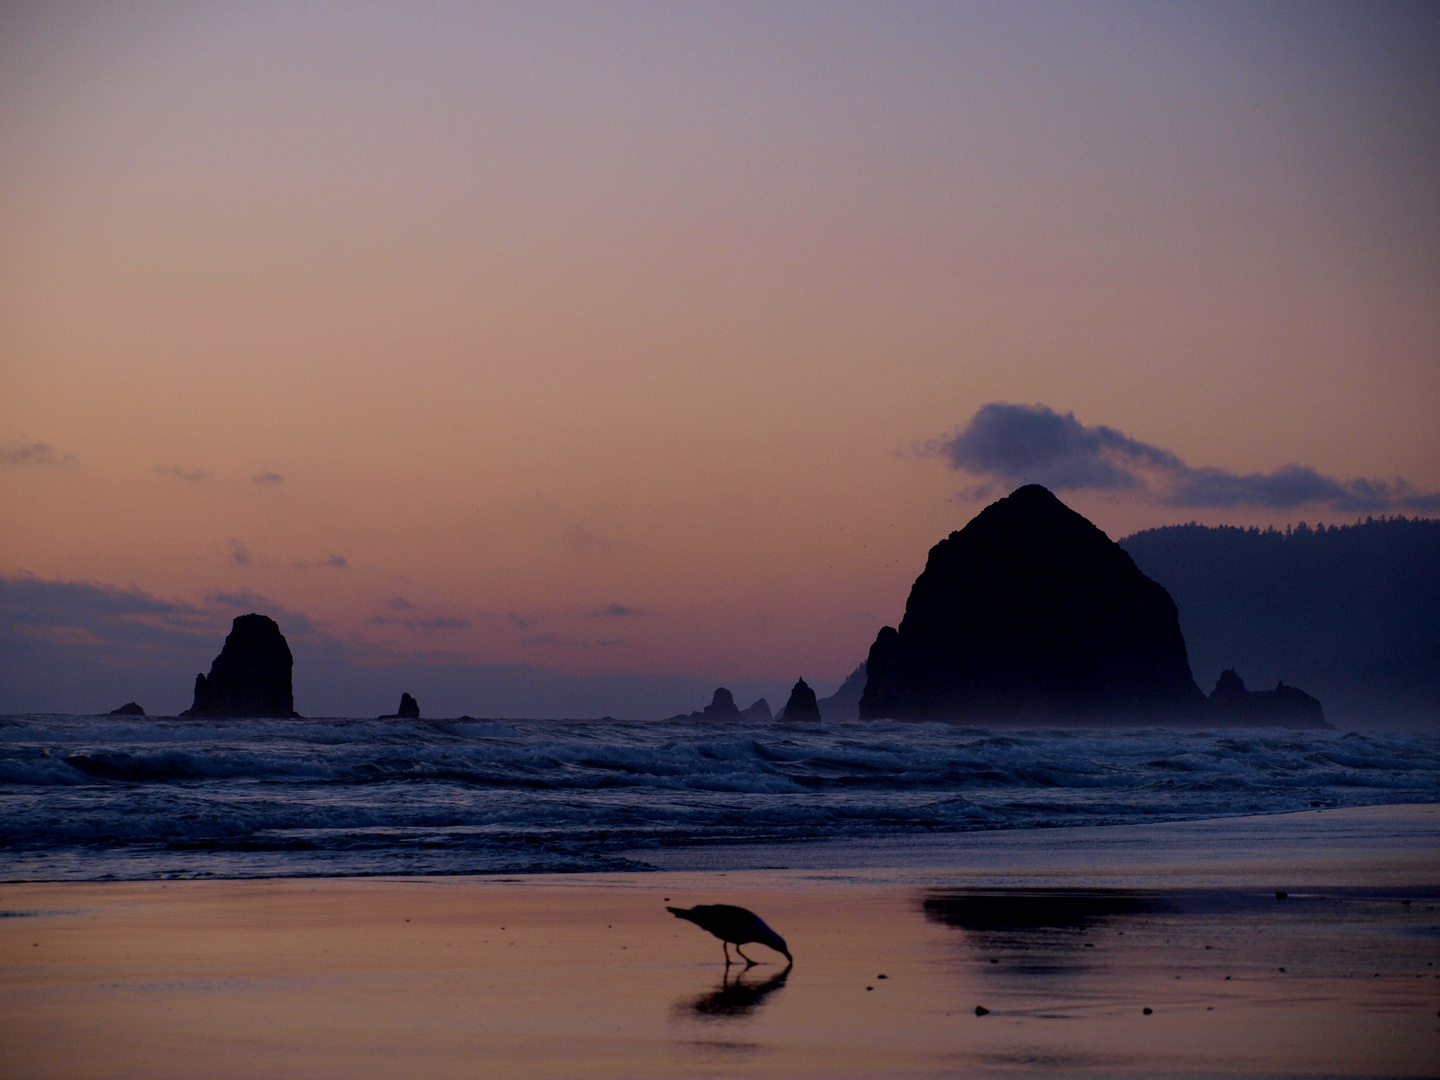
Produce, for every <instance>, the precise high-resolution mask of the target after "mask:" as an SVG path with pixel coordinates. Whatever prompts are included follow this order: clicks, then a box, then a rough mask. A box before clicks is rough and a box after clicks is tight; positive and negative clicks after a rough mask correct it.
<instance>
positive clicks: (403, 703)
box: [380, 694, 420, 720]
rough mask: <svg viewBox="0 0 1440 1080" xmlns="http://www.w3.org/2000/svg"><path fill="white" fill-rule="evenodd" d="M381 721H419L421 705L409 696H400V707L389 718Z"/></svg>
mask: <svg viewBox="0 0 1440 1080" xmlns="http://www.w3.org/2000/svg"><path fill="white" fill-rule="evenodd" d="M380 719H381V720H419V719H420V703H419V702H418V701H416V700H415V699H414V698H413V697H411V696H410V695H409V694H401V695H400V707H399V708H398V709H396V710H395V711H394V712H393V713H390V714H389V715H388V716H382V717H380Z"/></svg>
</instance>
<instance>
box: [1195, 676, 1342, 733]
mask: <svg viewBox="0 0 1440 1080" xmlns="http://www.w3.org/2000/svg"><path fill="white" fill-rule="evenodd" d="M1205 718H1206V720H1207V721H1208V722H1210V723H1212V724H1243V725H1246V726H1254V725H1259V724H1273V725H1274V726H1276V727H1287V728H1328V727H1330V725H1329V724H1327V723H1326V722H1325V710H1324V708H1323V707H1322V706H1321V705H1320V702H1319V701H1318V700H1316V699H1315V698H1313V697H1311V696H1310V695H1309V694H1307V693H1306V692H1305V691H1304V690H1301V689H1300V688H1299V687H1296V686H1286V685H1285V684H1284V683H1283V682H1277V683H1276V684H1275V689H1274V690H1247V689H1245V680H1244V679H1242V678H1240V676H1239V675H1237V674H1236V673H1235V669H1234V668H1226V669H1225V670H1224V671H1222V672H1221V673H1220V678H1219V679H1217V680H1216V681H1215V689H1214V690H1212V691H1210V696H1209V697H1208V698H1206V700H1205Z"/></svg>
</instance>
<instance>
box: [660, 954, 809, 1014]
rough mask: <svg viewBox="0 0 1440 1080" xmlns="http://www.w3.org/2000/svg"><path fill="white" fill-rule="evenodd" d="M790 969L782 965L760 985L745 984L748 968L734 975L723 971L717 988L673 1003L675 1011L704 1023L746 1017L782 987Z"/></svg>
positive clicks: (756, 983) (727, 969)
mask: <svg viewBox="0 0 1440 1080" xmlns="http://www.w3.org/2000/svg"><path fill="white" fill-rule="evenodd" d="M791 966H792V965H790V964H786V965H785V968H784V970H782V971H780V972H779V973H778V974H775V975H771V976H770V977H769V978H768V979H766V980H764V981H763V982H761V981H759V980H758V979H757V980H754V981H746V978H745V976H746V974H747V973H748V972H749V970H750V969H749V968H745V969H744V970H742V971H739V972H736V973H735V974H734V975H733V976H732V975H731V974H730V969H729V968H726V969H725V974H724V975H723V976H721V979H720V985H719V986H718V987H716V988H715V989H714V990H711V991H710V992H709V993H705V994H701V995H699V996H698V997H695V998H682V999H681V1000H680V1001H679V1002H677V1003H676V1005H675V1011H676V1012H677V1013H681V1014H688V1015H693V1016H698V1017H702V1018H704V1019H707V1020H715V1019H729V1018H738V1017H743V1016H749V1015H750V1014H751V1013H752V1012H754V1011H755V1008H756V1006H758V1005H759V1004H760V1003H761V1002H762V1001H764V1000H765V998H767V997H769V996H770V995H771V994H773V993H774V992H775V991H776V990H779V989H780V988H781V987H782V986H784V985H785V980H786V979H788V978H789V977H790V968H791Z"/></svg>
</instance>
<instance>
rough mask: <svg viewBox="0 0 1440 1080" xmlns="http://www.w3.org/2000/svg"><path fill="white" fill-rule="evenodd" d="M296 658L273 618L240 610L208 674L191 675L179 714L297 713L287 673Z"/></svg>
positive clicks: (286, 716)
mask: <svg viewBox="0 0 1440 1080" xmlns="http://www.w3.org/2000/svg"><path fill="white" fill-rule="evenodd" d="M294 666H295V658H294V657H293V656H291V655H290V646H289V645H288V644H287V643H286V641H285V635H284V634H282V633H280V627H279V626H277V625H276V623H275V620H274V619H272V618H269V617H268V616H265V615H256V614H254V613H253V612H252V613H251V614H249V615H241V616H239V617H238V618H236V620H235V622H234V624H233V625H232V626H231V627H230V634H229V636H227V637H226V638H225V647H224V648H222V649H221V650H220V655H219V656H217V657H216V658H215V662H214V663H213V664H211V665H210V675H209V677H208V678H207V677H206V676H204V675H196V676H195V704H194V705H192V706H190V708H188V709H186V710H185V711H184V712H183V713H181V714H180V715H181V716H264V717H279V718H281V719H299V713H297V712H296V711H295V694H294V691H293V689H292V687H291V682H290V674H291V669H292V668H293V667H294Z"/></svg>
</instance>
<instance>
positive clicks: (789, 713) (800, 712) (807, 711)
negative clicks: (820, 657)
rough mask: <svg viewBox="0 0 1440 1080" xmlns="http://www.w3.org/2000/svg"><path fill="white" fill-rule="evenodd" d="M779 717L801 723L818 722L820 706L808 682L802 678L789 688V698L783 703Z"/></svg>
mask: <svg viewBox="0 0 1440 1080" xmlns="http://www.w3.org/2000/svg"><path fill="white" fill-rule="evenodd" d="M780 719H781V720H792V721H798V722H799V723H802V724H818V723H820V706H819V704H818V703H817V702H816V700H815V691H814V690H812V689H810V684H809V683H807V682H806V681H805V680H804V679H801V680H800V681H799V682H797V683H796V684H795V685H794V686H793V687H792V688H791V690H790V700H789V701H787V702H786V703H785V708H784V710H783V711H782V712H781V713H780Z"/></svg>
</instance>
